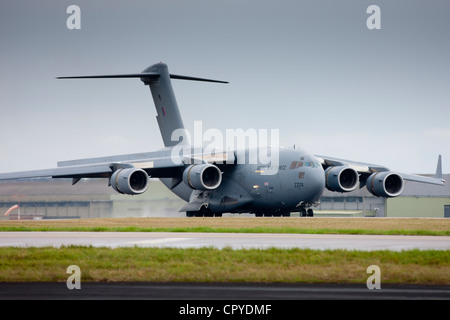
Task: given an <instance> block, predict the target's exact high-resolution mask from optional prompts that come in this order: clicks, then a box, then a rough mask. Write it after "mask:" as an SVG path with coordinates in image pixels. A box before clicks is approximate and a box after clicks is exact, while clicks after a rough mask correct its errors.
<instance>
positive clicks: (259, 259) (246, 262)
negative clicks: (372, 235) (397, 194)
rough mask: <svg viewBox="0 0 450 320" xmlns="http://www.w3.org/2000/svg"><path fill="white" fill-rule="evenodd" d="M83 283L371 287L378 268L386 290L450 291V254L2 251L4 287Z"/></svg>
mask: <svg viewBox="0 0 450 320" xmlns="http://www.w3.org/2000/svg"><path fill="white" fill-rule="evenodd" d="M69 265H78V266H79V267H80V269H81V273H82V274H81V281H152V282H168V281H175V282H177V281H178V282H185V281H194V282H253V283H254V282H256V283H267V282H280V283H282V282H286V283H361V284H365V282H366V280H367V278H368V276H369V274H367V273H366V269H367V267H368V266H370V265H378V266H379V267H380V269H381V282H382V283H401V284H445V285H449V284H450V251H439V250H437V251H434V250H430V251H419V250H409V251H401V252H392V251H371V252H365V251H347V250H325V251H321V250H307V249H288V250H286V249H275V248H271V249H264V250H259V249H248V250H232V249H228V248H226V249H222V250H220V249H215V248H201V249H176V248H138V247H133V248H116V249H111V248H93V247H78V246H70V247H62V248H50V247H45V248H14V247H5V248H0V282H21V281H23V282H25V281H51V282H55V281H56V282H65V281H66V280H67V278H68V277H69V274H67V273H66V269H67V267H68V266H69Z"/></svg>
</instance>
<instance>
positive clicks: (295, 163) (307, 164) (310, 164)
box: [289, 161, 320, 170]
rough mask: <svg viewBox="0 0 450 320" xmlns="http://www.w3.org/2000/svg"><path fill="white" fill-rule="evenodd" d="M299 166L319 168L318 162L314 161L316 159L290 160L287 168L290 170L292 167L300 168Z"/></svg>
mask: <svg viewBox="0 0 450 320" xmlns="http://www.w3.org/2000/svg"><path fill="white" fill-rule="evenodd" d="M301 167H306V168H319V167H320V163H319V162H316V161H292V162H291V165H290V167H289V169H290V170H292V169H296V168H301Z"/></svg>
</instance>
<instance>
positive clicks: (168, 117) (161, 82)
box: [57, 63, 228, 147]
mask: <svg viewBox="0 0 450 320" xmlns="http://www.w3.org/2000/svg"><path fill="white" fill-rule="evenodd" d="M93 78H140V79H141V81H142V82H144V84H145V85H148V86H149V87H150V91H151V93H152V96H153V101H154V103H155V108H156V113H157V116H156V120H157V121H158V125H159V130H160V131H161V136H162V139H163V142H164V146H166V147H171V146H175V145H177V144H179V143H186V144H189V143H190V141H183V140H182V139H183V138H182V137H187V136H188V135H177V138H180V139H181V140H176V139H174V140H172V134H173V133H174V131H175V130H184V129H185V128H184V125H183V120H182V118H181V114H180V110H179V108H178V104H177V100H176V98H175V94H174V92H173V88H172V83H171V80H170V79H181V80H193V81H206V82H218V83H228V82H226V81H219V80H212V79H205V78H196V77H189V76H182V75H176V74H170V73H169V69H168V68H167V65H166V64H165V63H156V64H154V65H152V66H150V67H148V68H147V69H145V70H144V71H142V72H141V73H130V74H116V75H96V76H77V77H58V78H57V79H93Z"/></svg>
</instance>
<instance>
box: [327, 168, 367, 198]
mask: <svg viewBox="0 0 450 320" xmlns="http://www.w3.org/2000/svg"><path fill="white" fill-rule="evenodd" d="M358 182H359V175H358V171H356V170H355V169H353V168H350V167H347V166H340V167H329V168H327V169H326V170H325V186H326V187H327V189H328V190H331V191H336V192H351V191H353V190H355V189H356V187H357V186H358Z"/></svg>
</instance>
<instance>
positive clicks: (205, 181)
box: [183, 164, 222, 190]
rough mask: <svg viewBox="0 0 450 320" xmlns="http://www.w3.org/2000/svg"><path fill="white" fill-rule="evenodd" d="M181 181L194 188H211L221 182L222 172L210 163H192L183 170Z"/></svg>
mask: <svg viewBox="0 0 450 320" xmlns="http://www.w3.org/2000/svg"><path fill="white" fill-rule="evenodd" d="M183 181H184V183H186V184H187V185H188V186H189V187H191V188H192V189H195V190H213V189H216V188H217V187H218V186H219V185H220V183H221V182H222V172H221V171H220V169H219V168H218V167H216V166H215V165H212V164H193V165H190V166H189V167H187V168H186V169H185V170H184V172H183Z"/></svg>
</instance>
